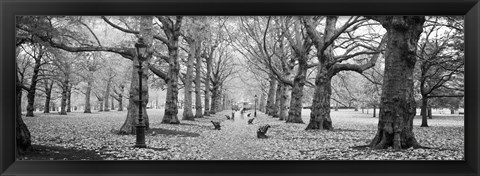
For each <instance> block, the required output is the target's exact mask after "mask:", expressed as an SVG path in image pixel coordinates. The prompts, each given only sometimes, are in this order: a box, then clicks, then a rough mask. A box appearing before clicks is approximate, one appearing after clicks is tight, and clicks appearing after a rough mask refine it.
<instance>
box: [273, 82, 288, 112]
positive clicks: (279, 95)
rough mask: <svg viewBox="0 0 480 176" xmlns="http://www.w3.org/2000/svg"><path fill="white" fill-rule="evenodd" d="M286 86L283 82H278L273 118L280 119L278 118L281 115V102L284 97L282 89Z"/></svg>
mask: <svg viewBox="0 0 480 176" xmlns="http://www.w3.org/2000/svg"><path fill="white" fill-rule="evenodd" d="M284 86H285V85H284V84H282V83H281V82H278V84H277V90H276V91H275V104H274V107H273V110H272V112H271V113H272V116H273V118H278V116H279V114H280V100H281V99H282V95H283V92H282V87H284Z"/></svg>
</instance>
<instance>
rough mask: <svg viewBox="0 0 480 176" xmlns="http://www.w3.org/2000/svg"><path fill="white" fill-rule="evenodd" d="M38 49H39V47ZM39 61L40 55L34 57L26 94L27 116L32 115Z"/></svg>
mask: <svg viewBox="0 0 480 176" xmlns="http://www.w3.org/2000/svg"><path fill="white" fill-rule="evenodd" d="M39 50H41V48H40V49H39ZM41 53H42V52H41ZM41 61H42V57H41V55H40V56H38V57H36V58H35V65H34V67H33V75H32V79H31V81H30V87H29V88H28V94H27V99H28V104H27V117H33V111H34V110H35V92H36V90H37V82H38V72H39V71H40V66H41V64H42V63H41Z"/></svg>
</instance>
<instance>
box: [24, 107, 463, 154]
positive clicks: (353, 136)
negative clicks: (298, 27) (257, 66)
mask: <svg viewBox="0 0 480 176" xmlns="http://www.w3.org/2000/svg"><path fill="white" fill-rule="evenodd" d="M302 113H303V121H304V122H305V124H291V123H285V122H282V121H279V120H278V119H274V118H271V117H268V116H266V115H265V114H263V113H260V112H258V114H257V116H258V117H257V118H256V119H255V120H254V122H253V125H248V124H247V120H248V119H249V117H246V114H247V113H246V114H245V117H242V116H241V115H240V113H239V112H237V113H236V114H235V117H236V118H235V120H234V121H232V120H227V119H226V118H225V116H224V115H225V114H229V115H230V114H231V111H223V112H220V113H217V114H215V115H212V116H210V117H206V118H200V119H196V120H195V121H181V124H180V125H170V124H161V123H160V122H161V117H162V116H163V110H156V109H149V110H148V115H149V118H150V127H151V130H150V131H149V132H148V133H147V136H146V141H147V146H148V148H145V149H138V148H134V147H132V146H133V145H134V143H135V136H134V135H117V134H115V133H114V132H113V131H115V130H117V129H119V128H120V126H121V125H122V124H123V122H124V120H125V117H126V111H123V112H117V111H111V112H95V113H93V114H83V113H81V112H72V113H69V114H68V115H66V116H62V115H58V114H55V113H51V114H42V113H37V114H35V117H23V118H24V120H25V122H26V124H27V125H28V127H29V129H30V132H31V134H32V141H33V144H34V150H32V151H31V152H29V153H27V154H26V155H24V156H22V157H21V158H20V159H23V160H265V159H266V160H305V159H306V160H312V159H313V160H463V159H464V125H463V124H464V120H463V116H458V115H452V116H446V115H443V116H434V118H433V119H429V121H428V123H429V125H430V127H427V128H425V127H419V126H420V123H421V119H420V118H419V117H417V118H416V119H415V120H414V133H415V136H416V138H417V140H418V141H419V143H420V144H421V145H423V146H425V147H430V149H407V150H403V151H393V150H391V149H385V150H372V149H369V148H363V149H357V148H352V147H354V146H362V145H366V144H368V143H369V142H370V141H371V140H372V139H373V137H374V135H375V132H376V128H377V123H378V118H373V117H371V114H363V113H361V112H359V111H353V110H343V111H342V110H340V111H332V113H331V116H332V120H333V126H334V128H335V130H333V131H305V130H304V129H305V127H306V125H307V123H308V120H309V119H308V118H309V117H308V115H309V114H310V112H309V110H304V111H303V112H302ZM179 114H182V113H181V112H179ZM252 116H253V113H252ZM180 118H181V117H180ZM250 118H251V117H250ZM211 120H215V121H221V122H222V123H221V125H222V129H221V130H214V129H213V125H212V124H211V122H210V121H211ZM265 124H269V125H270V126H272V127H271V128H270V129H269V130H268V132H267V136H269V138H267V139H258V138H257V137H256V130H257V128H258V127H259V126H260V125H265Z"/></svg>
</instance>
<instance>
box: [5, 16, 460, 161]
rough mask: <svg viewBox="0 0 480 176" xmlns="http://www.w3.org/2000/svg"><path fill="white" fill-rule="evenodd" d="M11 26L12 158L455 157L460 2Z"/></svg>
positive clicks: (72, 19)
mask: <svg viewBox="0 0 480 176" xmlns="http://www.w3.org/2000/svg"><path fill="white" fill-rule="evenodd" d="M15 30H16V34H15V35H16V43H15V46H16V47H15V48H16V73H17V74H15V79H16V102H15V103H16V117H15V120H16V123H15V125H16V126H15V128H16V148H17V152H16V156H17V160H465V151H464V146H465V140H464V138H465V133H464V131H465V130H464V113H465V110H464V106H465V105H464V99H465V95H464V92H465V89H464V75H465V68H464V67H465V56H464V50H465V42H464V17H463V16H16V29H15ZM12 76H13V75H12ZM12 103H13V102H12Z"/></svg>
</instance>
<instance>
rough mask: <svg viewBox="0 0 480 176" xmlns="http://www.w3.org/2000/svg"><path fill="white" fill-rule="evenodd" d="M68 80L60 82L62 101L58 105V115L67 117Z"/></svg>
mask: <svg viewBox="0 0 480 176" xmlns="http://www.w3.org/2000/svg"><path fill="white" fill-rule="evenodd" d="M68 84H69V83H68V79H67V78H65V80H64V81H63V82H62V100H61V104H60V115H67V94H68V86H69V85H68Z"/></svg>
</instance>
